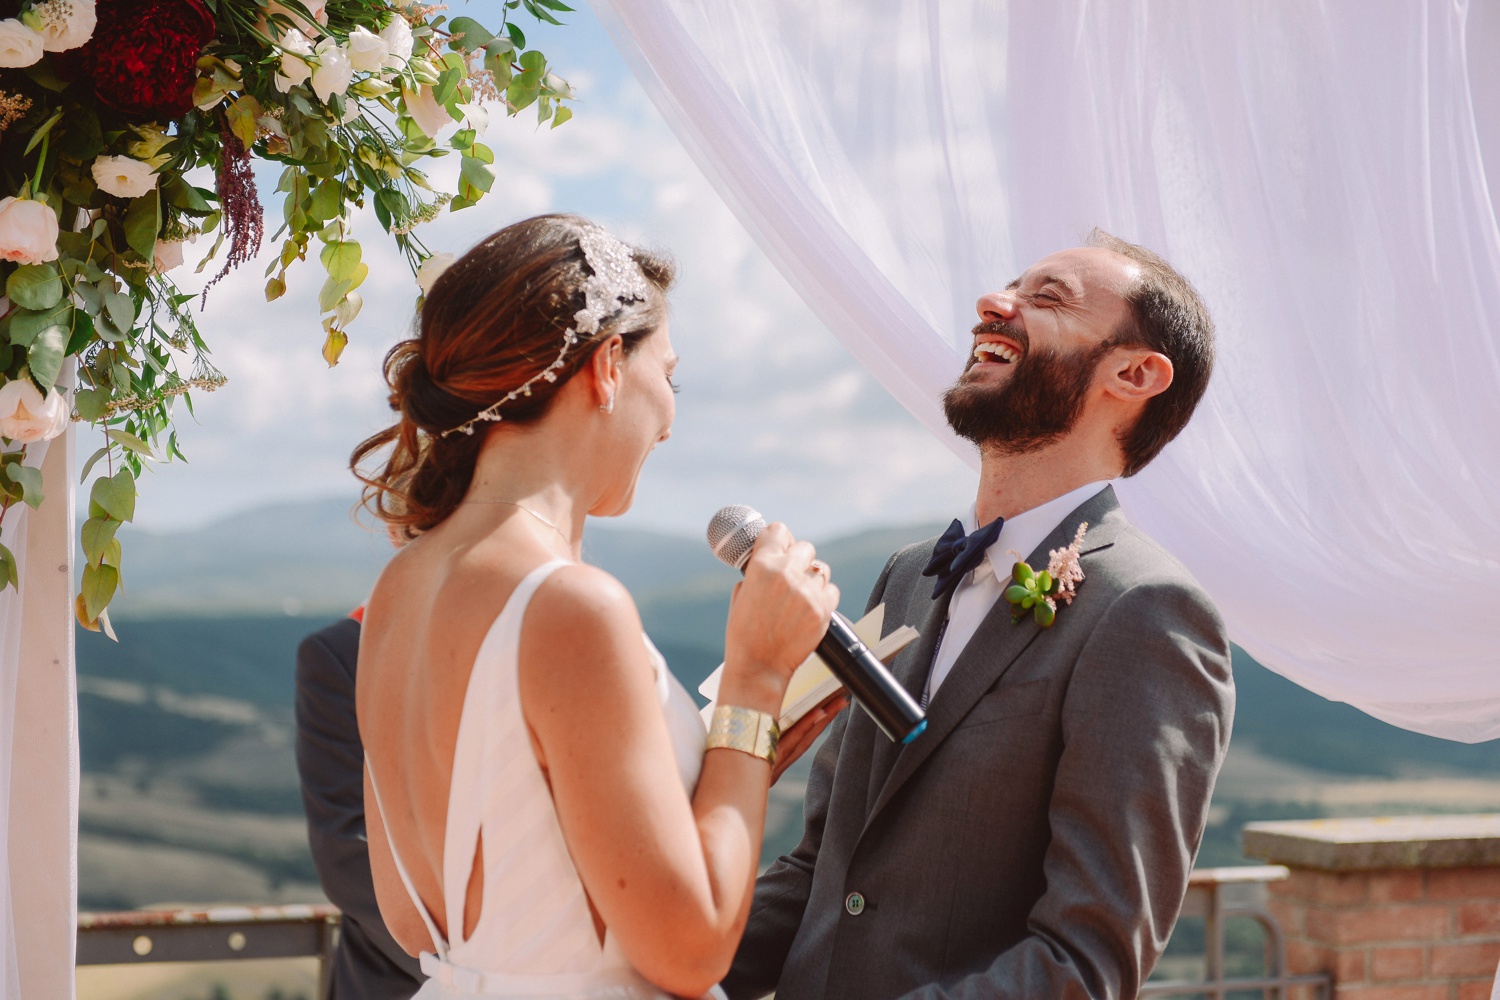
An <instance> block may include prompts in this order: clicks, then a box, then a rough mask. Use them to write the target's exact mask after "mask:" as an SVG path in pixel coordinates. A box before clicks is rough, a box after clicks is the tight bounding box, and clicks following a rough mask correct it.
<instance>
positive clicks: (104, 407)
mask: <svg viewBox="0 0 1500 1000" xmlns="http://www.w3.org/2000/svg"><path fill="white" fill-rule="evenodd" d="M73 408H74V409H76V410H77V411H78V415H79V416H80V417H82V418H83V419H84V420H85V421H87V422H88V423H93V422H94V421H96V420H99V419H102V418H103V417H104V415H105V414H106V413H108V412H109V390H108V389H78V390H76V391H75V392H74V393H73ZM102 450H108V449H102ZM97 457H99V456H97V455H96V456H95V458H97ZM90 461H91V462H92V461H93V459H90ZM86 469H87V467H85V470H86ZM87 476H88V472H87V471H85V472H84V477H85V478H87Z"/></svg>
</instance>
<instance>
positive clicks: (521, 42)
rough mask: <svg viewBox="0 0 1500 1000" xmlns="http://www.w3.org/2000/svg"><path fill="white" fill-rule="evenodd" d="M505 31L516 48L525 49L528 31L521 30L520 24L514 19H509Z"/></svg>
mask: <svg viewBox="0 0 1500 1000" xmlns="http://www.w3.org/2000/svg"><path fill="white" fill-rule="evenodd" d="M505 33H506V34H507V35H509V36H510V40H511V43H512V44H513V45H515V47H516V48H518V49H524V48H525V47H526V33H525V32H524V31H522V30H521V26H520V25H519V24H516V23H515V22H514V21H507V22H506V24H505Z"/></svg>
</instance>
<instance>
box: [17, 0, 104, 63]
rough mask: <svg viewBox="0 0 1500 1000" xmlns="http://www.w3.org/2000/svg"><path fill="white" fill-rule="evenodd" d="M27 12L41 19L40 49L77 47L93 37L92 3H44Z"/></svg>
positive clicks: (89, 0)
mask: <svg viewBox="0 0 1500 1000" xmlns="http://www.w3.org/2000/svg"><path fill="white" fill-rule="evenodd" d="M31 10H32V12H33V13H35V14H36V15H37V16H38V17H40V18H41V19H42V48H44V49H46V50H47V51H48V52H66V51H68V50H69V49H76V48H78V46H80V45H82V44H83V43H84V42H86V41H88V40H89V37H90V36H91V35H93V33H94V25H95V24H96V23H97V21H98V18H97V16H96V15H95V13H94V0H45V2H44V3H39V4H36V5H35V6H34V7H32V8H31Z"/></svg>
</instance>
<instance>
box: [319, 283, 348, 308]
mask: <svg viewBox="0 0 1500 1000" xmlns="http://www.w3.org/2000/svg"><path fill="white" fill-rule="evenodd" d="M353 290H354V282H353V281H350V280H347V279H346V280H344V281H339V280H338V279H337V278H332V277H330V278H329V279H328V280H327V281H325V282H323V287H322V289H320V290H319V292H318V309H319V311H320V312H332V311H333V309H334V307H335V306H337V305H338V304H339V303H340V302H342V301H344V296H345V295H348V294H349V293H350V292H351V291H353Z"/></svg>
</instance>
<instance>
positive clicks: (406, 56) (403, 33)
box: [380, 14, 411, 69]
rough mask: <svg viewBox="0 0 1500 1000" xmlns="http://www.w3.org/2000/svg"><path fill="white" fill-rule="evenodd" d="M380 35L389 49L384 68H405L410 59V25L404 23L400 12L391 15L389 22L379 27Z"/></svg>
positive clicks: (404, 20) (404, 19)
mask: <svg viewBox="0 0 1500 1000" xmlns="http://www.w3.org/2000/svg"><path fill="white" fill-rule="evenodd" d="M380 37H381V38H382V39H383V40H384V41H385V45H386V48H388V49H389V50H390V55H388V56H387V57H386V60H385V68H386V69H405V68H406V64H407V62H408V61H409V60H410V59H411V25H410V24H407V23H406V18H404V17H402V16H401V15H400V14H397V15H396V16H395V17H392V18H391V23H390V24H387V25H386V26H385V27H384V28H381V29H380Z"/></svg>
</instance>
